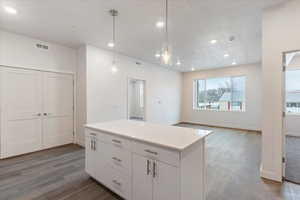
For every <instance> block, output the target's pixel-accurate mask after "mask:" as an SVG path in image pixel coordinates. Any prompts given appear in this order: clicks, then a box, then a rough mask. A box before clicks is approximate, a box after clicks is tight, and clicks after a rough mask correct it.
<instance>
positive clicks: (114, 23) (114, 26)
mask: <svg viewBox="0 0 300 200" xmlns="http://www.w3.org/2000/svg"><path fill="white" fill-rule="evenodd" d="M111 14H112V17H113V23H112V25H113V27H112V34H113V35H112V36H113V38H112V39H113V44H114V47H113V64H116V11H115V10H112V13H111Z"/></svg>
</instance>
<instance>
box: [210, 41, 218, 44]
mask: <svg viewBox="0 0 300 200" xmlns="http://www.w3.org/2000/svg"><path fill="white" fill-rule="evenodd" d="M217 42H218V40H211V41H210V43H211V44H216V43H217Z"/></svg>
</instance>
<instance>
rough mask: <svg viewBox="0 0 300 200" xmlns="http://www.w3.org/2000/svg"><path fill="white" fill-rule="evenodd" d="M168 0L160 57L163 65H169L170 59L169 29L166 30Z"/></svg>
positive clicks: (167, 9) (167, 8)
mask: <svg viewBox="0 0 300 200" xmlns="http://www.w3.org/2000/svg"><path fill="white" fill-rule="evenodd" d="M168 3H169V2H168V0H166V13H165V25H166V26H165V40H166V41H165V42H166V44H165V45H166V46H165V47H164V48H163V49H162V54H161V59H162V62H163V63H164V64H165V65H169V64H170V61H171V53H170V47H169V30H168V25H169V24H168V17H169V4H168Z"/></svg>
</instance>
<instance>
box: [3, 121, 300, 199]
mask: <svg viewBox="0 0 300 200" xmlns="http://www.w3.org/2000/svg"><path fill="white" fill-rule="evenodd" d="M180 126H188V127H192V128H199V127H200V126H195V125H185V124H181V125H180ZM201 128H205V129H213V130H214V131H215V133H214V134H213V135H211V136H209V137H208V138H207V148H206V151H207V188H206V189H207V200H283V199H284V200H299V199H300V186H299V185H295V184H292V183H288V182H285V183H283V184H279V183H275V182H272V181H267V180H264V179H261V178H260V177H259V165H260V151H261V147H260V146H261V136H260V135H259V134H256V133H248V132H245V131H236V130H230V129H218V128H208V127H201ZM81 199H82V200H96V199H98V200H118V199H120V198H119V197H117V196H116V195H114V194H113V193H112V192H110V191H109V190H108V189H106V188H104V187H103V186H101V185H100V184H99V183H97V182H96V181H94V180H93V179H91V178H89V176H88V175H87V174H86V173H85V172H84V149H83V148H81V147H79V146H77V145H68V146H64V147H59V148H55V149H51V150H46V151H42V152H37V153H33V154H29V155H25V156H20V157H16V158H12V159H7V160H1V161H0V200H81ZM141 200H142V199H141ZM170 200H171V199H170Z"/></svg>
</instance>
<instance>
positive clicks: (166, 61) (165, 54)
mask: <svg viewBox="0 0 300 200" xmlns="http://www.w3.org/2000/svg"><path fill="white" fill-rule="evenodd" d="M161 57H162V61H163V63H164V64H165V65H168V64H169V63H170V60H171V54H170V52H169V50H168V49H166V50H164V51H163V53H162V55H161Z"/></svg>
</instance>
